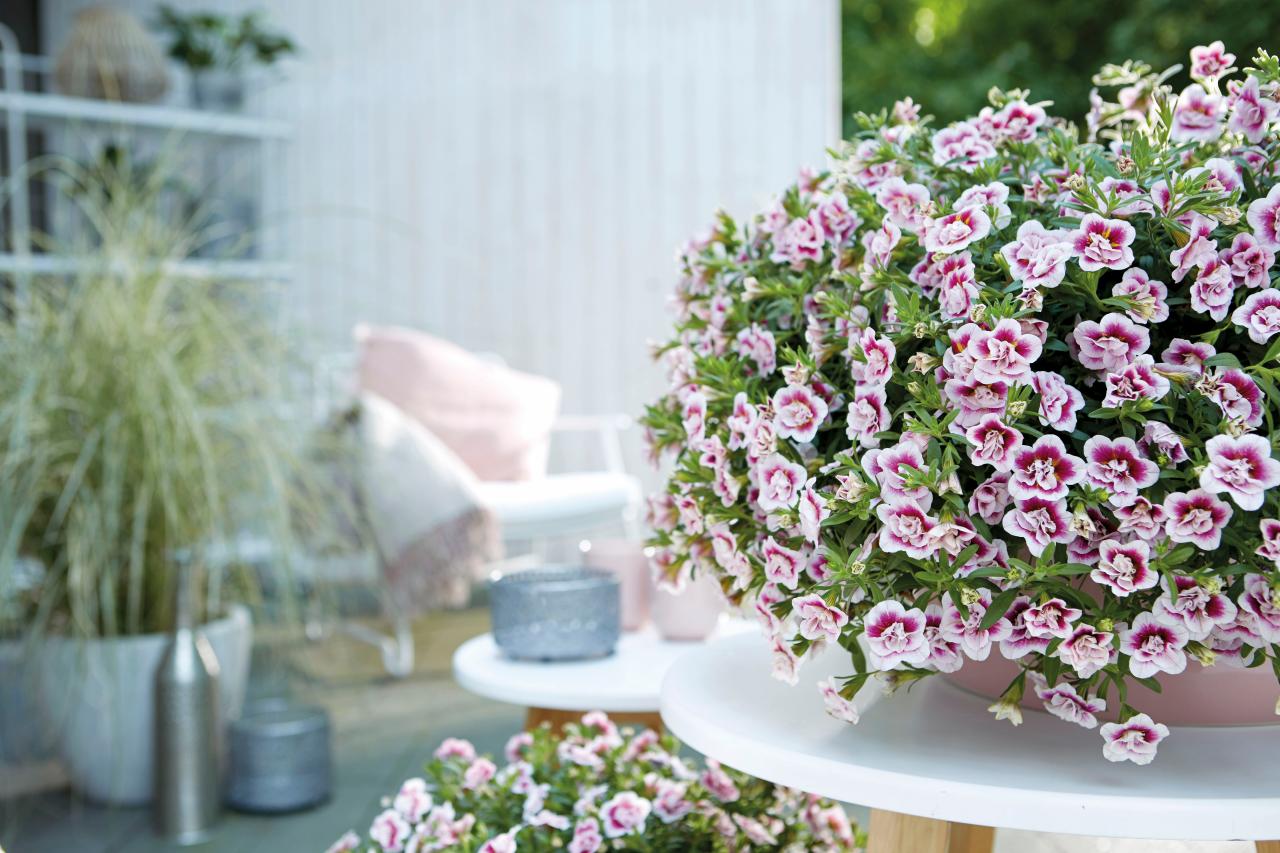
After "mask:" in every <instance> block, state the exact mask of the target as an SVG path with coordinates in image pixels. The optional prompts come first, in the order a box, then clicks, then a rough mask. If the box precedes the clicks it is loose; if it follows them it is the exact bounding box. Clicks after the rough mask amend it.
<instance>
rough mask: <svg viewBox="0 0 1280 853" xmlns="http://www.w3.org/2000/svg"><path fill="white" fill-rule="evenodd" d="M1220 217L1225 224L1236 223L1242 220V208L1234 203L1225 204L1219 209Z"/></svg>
mask: <svg viewBox="0 0 1280 853" xmlns="http://www.w3.org/2000/svg"><path fill="white" fill-rule="evenodd" d="M1218 219H1220V220H1222V224H1223V225H1235V224H1236V223H1237V222H1239V221H1240V208H1239V207H1236V206H1235V205H1234V204H1228V205H1224V206H1223V207H1221V208H1219V209H1218Z"/></svg>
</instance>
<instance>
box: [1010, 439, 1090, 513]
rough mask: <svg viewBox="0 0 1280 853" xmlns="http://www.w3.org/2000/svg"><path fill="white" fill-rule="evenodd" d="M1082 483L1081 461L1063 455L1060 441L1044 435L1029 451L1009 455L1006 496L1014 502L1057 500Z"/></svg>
mask: <svg viewBox="0 0 1280 853" xmlns="http://www.w3.org/2000/svg"><path fill="white" fill-rule="evenodd" d="M1082 479H1084V460H1083V459H1081V458H1080V457H1079V456H1072V455H1071V454H1069V453H1067V448H1066V446H1065V445H1064V444H1063V443H1062V439H1060V438H1058V437H1057V436H1056V435H1046V436H1043V437H1041V438H1039V439H1037V440H1036V443H1035V444H1033V445H1031V446H1030V447H1022V448H1019V449H1018V450H1016V451H1014V453H1013V467H1012V469H1011V472H1010V476H1009V494H1010V495H1012V496H1013V497H1014V498H1018V499H1025V498H1034V497H1040V498H1046V499H1049V500H1057V499H1058V498H1064V497H1066V496H1067V491H1068V487H1069V486H1073V485H1075V484H1076V483H1078V482H1080V481H1081V480H1082Z"/></svg>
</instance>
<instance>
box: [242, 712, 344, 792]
mask: <svg viewBox="0 0 1280 853" xmlns="http://www.w3.org/2000/svg"><path fill="white" fill-rule="evenodd" d="M229 764H230V767H229V770H228V774H227V805H229V806H231V807H232V808H235V809H238V810H240V811H247V812H259V813H266V814H273V813H280V812H293V811H300V810H302V809H306V808H310V807H312V806H315V805H318V804H320V803H322V802H324V801H325V800H327V799H329V794H330V791H331V790H332V786H333V762H332V757H331V754H330V746H329V716H328V714H326V713H325V712H324V711H323V710H322V709H320V708H312V707H307V706H301V705H292V704H290V703H288V702H283V701H281V702H269V703H264V704H262V705H259V706H257V707H255V708H250V709H248V710H246V712H245V714H244V716H242V717H241V718H240V719H239V720H237V721H236V722H234V723H232V724H231V727H230V760H229Z"/></svg>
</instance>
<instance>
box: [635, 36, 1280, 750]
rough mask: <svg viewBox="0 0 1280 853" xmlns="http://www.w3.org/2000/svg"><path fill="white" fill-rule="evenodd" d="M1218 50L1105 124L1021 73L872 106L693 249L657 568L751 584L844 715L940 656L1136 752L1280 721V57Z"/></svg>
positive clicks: (1161, 78)
mask: <svg viewBox="0 0 1280 853" xmlns="http://www.w3.org/2000/svg"><path fill="white" fill-rule="evenodd" d="M1191 59H1192V62H1191V69H1190V71H1191V74H1190V78H1191V79H1190V80H1188V81H1186V83H1185V84H1184V85H1183V86H1181V87H1179V89H1178V91H1174V89H1173V88H1171V87H1170V85H1169V83H1168V81H1169V80H1170V79H1171V77H1172V76H1173V74H1174V73H1175V72H1176V69H1171V70H1170V71H1167V72H1164V73H1160V74H1157V73H1154V72H1153V71H1152V70H1151V69H1150V68H1148V67H1147V66H1145V65H1142V64H1141V63H1136V62H1128V63H1125V64H1124V65H1121V66H1108V67H1107V68H1105V69H1104V70H1103V71H1102V72H1101V73H1100V74H1099V75H1098V76H1096V77H1095V78H1094V82H1095V84H1096V85H1097V86H1098V87H1099V89H1100V90H1103V91H1116V92H1117V94H1116V95H1115V99H1114V100H1109V99H1108V98H1106V97H1104V95H1103V94H1101V93H1100V92H1099V91H1095V93H1094V96H1093V104H1094V106H1093V109H1092V110H1091V112H1090V114H1089V116H1088V118H1087V122H1086V125H1085V127H1084V130H1083V134H1082V131H1081V130H1080V129H1078V128H1077V127H1076V126H1075V125H1072V124H1069V123H1067V122H1065V121H1062V120H1060V119H1056V118H1052V117H1050V116H1049V115H1048V114H1047V113H1046V111H1045V104H1043V103H1036V102H1034V101H1032V100H1030V98H1029V95H1028V94H1027V93H1025V92H1021V91H1011V92H1001V91H999V90H995V89H993V90H992V92H991V96H990V97H991V104H990V106H987V107H984V108H983V109H982V110H981V111H980V112H979V113H978V114H977V115H976V116H974V117H973V118H971V119H968V120H966V121H962V122H957V123H955V124H952V125H950V126H948V127H943V128H938V129H934V128H931V127H930V126H929V120H928V119H927V118H921V115H920V108H919V106H917V105H916V104H915V103H913V102H912V101H911V100H910V99H906V100H903V101H899V102H898V103H897V104H896V105H895V106H894V108H893V109H892V110H891V111H883V112H881V113H880V114H877V115H859V116H858V117H857V118H858V122H859V125H860V127H861V128H862V129H861V131H860V132H859V134H858V136H857V138H855V139H854V140H852V141H850V142H848V143H847V144H845V145H844V146H843V147H842V148H840V149H839V150H838V151H837V152H836V153H835V162H834V163H833V165H832V166H831V168H830V170H828V171H824V172H804V173H802V175H801V178H800V180H799V182H798V183H797V184H796V185H794V186H792V187H790V188H789V189H787V191H786V192H785V193H784V194H783V195H782V196H781V197H779V198H778V199H777V201H776V202H775V203H774V204H772V205H771V206H770V207H769V208H768V209H767V210H765V211H764V212H763V213H761V214H759V215H758V216H756V217H754V218H753V219H751V220H750V221H749V222H746V223H743V224H740V223H738V222H735V221H734V220H733V219H731V218H730V217H728V216H727V215H721V216H720V217H719V219H718V220H717V221H716V223H715V225H714V226H713V227H712V229H711V231H710V232H709V233H708V234H707V235H705V236H703V237H699V238H698V239H696V240H694V241H692V242H690V243H689V244H688V245H687V246H686V247H685V248H684V250H683V252H682V266H683V268H682V273H683V276H682V278H681V281H680V284H679V287H678V290H677V294H676V305H677V307H678V322H677V334H676V336H675V337H674V339H673V340H671V341H670V342H669V343H668V344H666V345H665V346H663V347H662V348H661V351H660V354H661V357H662V359H663V360H664V361H665V362H666V364H667V365H668V367H669V369H670V376H671V391H670V393H668V394H667V395H666V396H664V397H663V398H662V399H661V400H659V401H658V402H657V403H656V404H655V405H653V406H652V407H651V408H650V409H649V411H648V416H647V425H648V428H649V430H650V437H651V439H652V442H653V444H654V446H655V452H658V453H663V452H669V453H671V454H673V455H674V472H673V474H672V476H671V478H670V480H669V483H668V486H667V488H666V490H665V491H663V492H662V493H661V494H660V495H658V496H656V497H655V499H654V500H653V504H652V513H651V515H652V521H653V523H654V525H655V527H656V528H657V529H658V530H659V531H660V532H659V534H658V536H657V538H656V541H655V542H654V545H655V546H656V547H657V549H658V558H657V565H658V566H659V568H660V569H662V570H664V571H665V572H667V573H668V574H669V575H670V576H671V577H673V578H679V577H681V576H683V575H686V574H688V573H689V572H691V571H695V570H696V571H698V572H706V573H710V574H712V575H714V576H715V577H717V578H718V579H719V581H720V583H721V584H722V585H723V587H724V588H725V590H726V591H727V593H728V594H729V595H730V596H731V597H732V598H734V599H735V600H737V601H740V602H744V603H746V604H748V605H750V606H752V607H754V608H755V611H756V612H757V613H758V614H759V616H760V619H761V620H762V621H763V623H764V624H765V625H766V626H767V629H768V631H769V632H770V635H771V637H772V640H773V647H774V651H775V656H776V666H775V673H776V674H778V675H780V676H781V677H783V678H786V679H791V680H794V678H795V672H796V669H797V668H798V667H800V666H802V665H803V663H804V661H805V659H806V658H807V657H808V656H809V655H810V654H813V653H814V652H815V650H817V649H819V648H820V647H823V646H828V647H839V648H840V649H843V650H844V652H845V653H847V654H848V656H849V658H850V662H851V672H850V674H849V677H848V678H845V679H838V680H834V681H832V682H828V683H824V684H823V685H822V691H823V696H824V699H825V702H826V703H827V706H828V708H829V709H830V710H831V712H832V713H833V715H835V716H838V717H841V718H843V719H848V720H855V719H856V716H857V715H856V713H854V712H853V708H852V706H851V703H850V700H851V699H852V698H853V696H854V694H855V693H856V692H857V691H858V690H859V689H861V688H862V687H863V686H864V685H865V684H867V682H868V680H869V679H871V678H872V677H873V676H879V677H880V678H881V679H883V680H885V681H887V682H888V683H889V684H890V685H903V684H908V683H911V682H913V681H915V680H917V679H921V678H924V677H926V676H928V675H931V674H933V673H937V672H943V673H949V674H951V677H952V678H954V679H956V680H958V681H959V682H961V683H962V684H964V685H965V686H968V687H970V688H971V689H975V690H979V691H989V692H990V695H994V696H997V697H998V698H997V700H996V702H995V704H993V705H992V707H991V710H992V711H993V712H994V713H995V714H996V716H997V717H999V718H1005V719H1011V720H1012V721H1014V723H1015V724H1016V723H1017V722H1018V721H1019V720H1020V719H1021V711H1020V706H1021V705H1022V704H1023V703H1028V704H1032V705H1034V706H1035V707H1043V708H1044V709H1046V710H1047V711H1049V712H1050V713H1052V714H1054V715H1055V716H1058V717H1060V718H1062V719H1064V720H1066V721H1068V722H1071V723H1074V724H1077V725H1081V726H1084V727H1086V728H1091V729H1097V730H1098V731H1099V733H1100V734H1101V736H1102V748H1103V749H1102V751H1103V754H1104V755H1105V757H1106V758H1108V759H1110V760H1112V761H1121V760H1131V761H1134V762H1136V763H1139V764H1145V763H1148V762H1149V761H1151V760H1152V758H1153V757H1154V755H1155V753H1156V749H1157V746H1158V744H1159V743H1160V742H1161V741H1162V740H1163V739H1164V738H1166V737H1167V736H1168V735H1169V729H1168V728H1167V725H1166V724H1167V723H1174V724H1195V723H1223V724H1225V723H1233V722H1250V723H1262V722H1267V721H1271V722H1276V719H1275V716H1274V713H1275V710H1276V707H1277V706H1276V698H1277V696H1278V695H1280V689H1278V688H1277V684H1276V675H1277V674H1280V659H1278V657H1277V646H1276V645H1275V644H1276V643H1277V642H1280V520H1277V519H1278V518H1280V488H1277V486H1280V459H1277V457H1276V453H1275V447H1274V441H1275V438H1276V421H1277V415H1280V408H1277V407H1278V406H1280V402H1278V401H1280V388H1278V383H1280V337H1278V333H1280V288H1277V287H1276V276H1277V272H1278V268H1277V266H1276V255H1277V253H1280V184H1278V183H1277V162H1278V161H1280V60H1278V59H1277V58H1276V57H1274V56H1272V55H1270V54H1268V53H1266V52H1265V51H1259V52H1258V54H1257V56H1256V57H1255V59H1254V60H1253V64H1252V66H1251V67H1247V68H1245V69H1244V70H1243V72H1237V70H1236V67H1235V56H1234V55H1232V54H1230V53H1228V52H1227V51H1226V50H1225V48H1224V47H1223V45H1222V44H1221V43H1220V42H1217V43H1214V44H1212V45H1208V46H1205V47H1200V48H1196V49H1195V50H1194V51H1192V57H1191ZM1241 64H1242V65H1244V64H1245V63H1241ZM1082 135H1084V137H1085V138H1083V139H1082V138H1081V137H1082ZM864 648H865V651H864ZM1160 691H1163V693H1162V694H1161V693H1160ZM815 701H816V697H815Z"/></svg>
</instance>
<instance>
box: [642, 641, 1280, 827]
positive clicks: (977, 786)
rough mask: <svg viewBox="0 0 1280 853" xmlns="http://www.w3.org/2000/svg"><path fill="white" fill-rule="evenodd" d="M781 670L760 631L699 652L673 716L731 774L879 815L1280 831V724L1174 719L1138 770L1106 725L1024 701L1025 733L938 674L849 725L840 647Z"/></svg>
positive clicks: (684, 665) (669, 711)
mask: <svg viewBox="0 0 1280 853" xmlns="http://www.w3.org/2000/svg"><path fill="white" fill-rule="evenodd" d="M769 672H770V665H769V651H768V648H767V647H766V645H765V642H764V640H763V639H762V638H761V637H758V636H750V635H740V636H732V637H726V638H723V639H720V640H716V641H714V642H711V643H708V644H706V645H704V646H702V647H700V648H696V649H693V650H691V651H690V652H689V653H688V654H686V655H684V656H682V657H681V658H680V660H678V661H677V662H676V664H675V665H674V666H673V667H672V668H671V669H670V670H668V672H667V677H666V679H665V681H664V683H663V686H662V708H661V710H662V719H663V722H664V723H665V724H666V726H667V728H668V729H669V730H670V731H671V732H672V733H673V734H674V735H676V736H677V737H678V738H680V739H681V740H683V741H684V742H685V743H686V744H688V745H689V746H691V747H693V748H694V749H696V750H698V751H699V752H702V753H703V754H705V755H709V756H711V757H713V758H716V759H719V760H720V761H722V762H724V763H725V764H726V765H728V766H730V767H734V768H737V769H738V770H741V771H744V772H746V773H750V774H752V775H754V776H759V777H761V778H764V779H767V780H769V781H771V782H774V783H777V784H781V785H787V786H790V787H794V788H799V789H801V790H805V791H810V792H813V793H816V794H821V795H823V796H827V797H830V798H832V799H835V800H840V801H843V802H848V803H858V804H861V805H865V806H869V807H871V808H875V809H883V810H886V811H893V812H900V813H903V814H910V815H917V816H921V817H928V818H935V819H938V820H947V821H956V822H962V823H971V824H978V825H981V826H996V827H1008V828H1011V829H1026V830H1040V831H1045V832H1060V833H1075V834H1082V835H1101V836H1110V837H1127V838H1151V839H1184V840H1227V839H1246V840H1255V841H1258V840H1275V839H1280V726H1273V727H1262V726H1259V727H1240V728H1207V727H1204V728H1201V727H1180V728H1174V729H1173V731H1172V733H1171V735H1170V737H1169V738H1168V739H1167V740H1166V741H1165V742H1164V743H1162V744H1161V745H1160V752H1159V755H1158V756H1157V757H1156V759H1155V761H1154V762H1153V763H1152V764H1150V765H1147V766H1145V767H1139V766H1136V765H1133V764H1128V763H1126V764H1113V763H1111V762H1109V761H1107V760H1106V759H1105V758H1103V756H1102V739H1101V738H1100V737H1099V736H1098V732H1097V731H1096V730H1093V731H1090V730H1086V729H1083V728H1080V727H1078V726H1073V725H1071V724H1069V723H1065V722H1062V721H1061V720H1057V719H1054V718H1052V717H1050V716H1049V715H1048V714H1047V713H1044V712H1040V711H1025V710H1024V712H1023V716H1024V723H1023V724H1022V725H1021V726H1020V727H1018V728H1016V729H1015V728H1013V727H1012V726H1011V725H1010V724H1009V723H1007V722H997V721H996V720H995V719H994V718H993V717H992V715H991V714H990V713H988V712H987V710H986V708H987V706H988V705H989V704H990V700H984V699H982V698H980V697H977V696H974V695H972V694H969V693H966V692H964V691H962V690H960V689H959V688H956V687H953V686H951V685H950V684H947V683H946V682H943V681H942V680H941V679H938V678H930V679H926V680H925V681H924V682H921V683H918V684H917V685H916V686H915V687H914V688H912V689H910V690H907V691H903V692H900V693H897V694H894V695H893V696H889V697H886V698H885V699H883V700H882V701H881V702H880V703H879V704H876V705H874V706H872V707H871V708H869V709H868V710H867V711H866V712H865V713H864V714H863V716H862V720H861V722H859V723H858V724H857V725H849V724H848V723H843V722H840V721H838V720H835V719H833V718H831V717H829V716H827V714H826V712H825V711H824V708H823V703H822V699H821V697H819V696H818V693H817V686H816V685H817V683H818V682H819V681H822V680H823V679H825V678H827V677H829V676H831V675H841V676H843V675H849V674H850V673H851V672H852V669H851V666H850V664H849V662H848V660H847V659H846V658H844V656H843V655H842V654H840V653H839V651H838V650H835V651H833V652H829V653H825V654H823V655H821V656H819V657H817V658H816V659H814V660H811V661H807V662H806V663H805V664H804V667H803V668H802V669H801V671H800V675H801V678H800V683H799V684H798V685H796V686H795V687H790V686H788V685H786V684H784V683H782V682H779V681H776V680H774V679H773V678H772V677H770V674H769Z"/></svg>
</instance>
